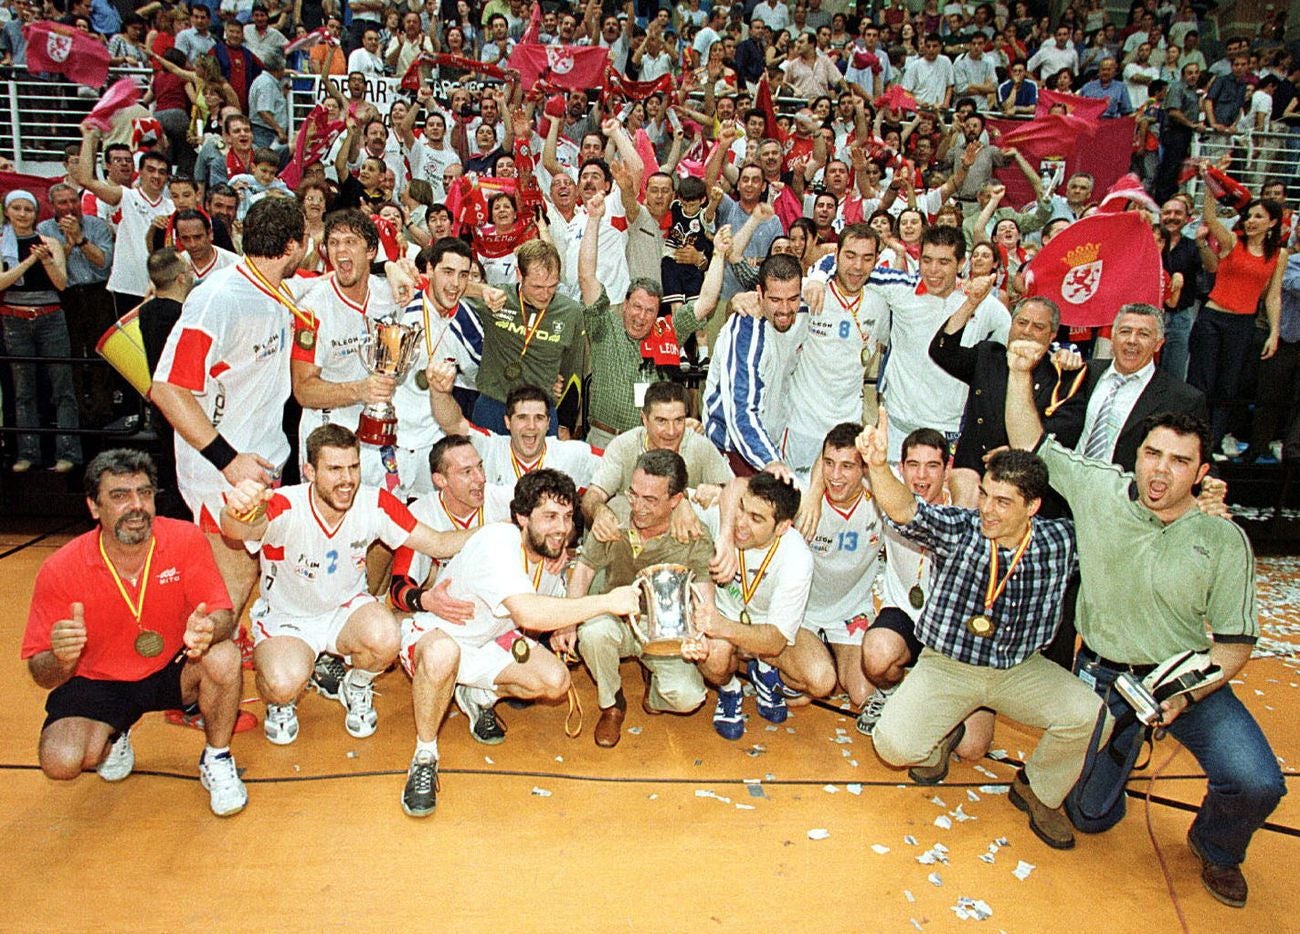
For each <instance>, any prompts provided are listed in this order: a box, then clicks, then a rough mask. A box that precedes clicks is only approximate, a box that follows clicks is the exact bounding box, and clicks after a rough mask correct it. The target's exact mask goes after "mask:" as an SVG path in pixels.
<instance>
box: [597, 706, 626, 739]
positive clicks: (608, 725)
mask: <svg viewBox="0 0 1300 934" xmlns="http://www.w3.org/2000/svg"><path fill="white" fill-rule="evenodd" d="M624 716H626V714H624V712H623V708H621V707H605V708H603V709H602V710H601V711H600V719H599V720H597V721H596V731H595V736H596V745H597V746H602V747H604V748H605V749H612V748H613V747H615V746H617V745H618V741H619V740H620V739H621V738H622V736H623V717H624Z"/></svg>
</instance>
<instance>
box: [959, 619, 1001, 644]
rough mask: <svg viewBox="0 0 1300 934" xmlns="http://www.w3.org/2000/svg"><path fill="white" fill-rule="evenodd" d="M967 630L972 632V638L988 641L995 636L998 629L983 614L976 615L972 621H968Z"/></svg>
mask: <svg viewBox="0 0 1300 934" xmlns="http://www.w3.org/2000/svg"><path fill="white" fill-rule="evenodd" d="M966 628H967V629H969V630H970V633H971V635H972V636H978V637H979V638H981V639H987V638H988V637H989V636H991V635H993V632H994V630H996V629H997V628H998V627H997V626H995V625H994V624H993V620H991V619H989V618H988V617H987V616H985V615H984V614H983V613H976V614H975V615H974V616H972V617H971V618H970V619H968V620H966Z"/></svg>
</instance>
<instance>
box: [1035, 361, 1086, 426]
mask: <svg viewBox="0 0 1300 934" xmlns="http://www.w3.org/2000/svg"><path fill="white" fill-rule="evenodd" d="M1052 367H1053V369H1055V370H1056V385H1055V386H1053V387H1052V402H1051V404H1050V405H1048V407H1047V408H1046V409H1044V410H1043V414H1044V415H1046V416H1047V417H1048V418H1051V417H1052V415H1053V414H1055V412H1056V410H1057V409H1059V408H1060V407H1061V406H1063V405H1065V403H1067V402H1069V401H1070V400H1071V399H1073V398H1074V397H1075V395H1076V394H1077V393H1078V391H1079V387H1080V386H1082V385H1083V378H1084V377H1085V376H1087V375H1088V368H1087V366H1082V367H1080V368H1079V372H1078V373H1076V374H1075V375H1074V382H1073V383H1072V384H1071V385H1070V391H1069V392H1068V393H1066V394H1065V398H1064V399H1062V398H1060V392H1061V381H1062V380H1063V379H1065V374H1064V373H1063V372H1061V366H1060V364H1058V363H1057V362H1056V361H1055V360H1053V361H1052Z"/></svg>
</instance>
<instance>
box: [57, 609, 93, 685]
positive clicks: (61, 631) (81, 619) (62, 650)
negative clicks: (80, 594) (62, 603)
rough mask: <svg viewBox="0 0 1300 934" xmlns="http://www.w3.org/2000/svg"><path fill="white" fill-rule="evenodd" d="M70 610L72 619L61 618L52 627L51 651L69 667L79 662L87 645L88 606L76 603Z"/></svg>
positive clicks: (61, 663)
mask: <svg viewBox="0 0 1300 934" xmlns="http://www.w3.org/2000/svg"><path fill="white" fill-rule="evenodd" d="M69 611H70V612H71V614H72V616H71V619H61V620H59V621H58V622H56V623H55V624H54V625H53V626H51V627H50V651H52V652H53V653H54V657H55V659H57V660H58V662H59V664H60V665H62V666H63V667H64V668H67V669H71V668H73V667H74V666H75V665H76V664H77V660H78V659H80V658H81V653H82V650H84V649H85V647H86V608H85V607H84V606H82V605H81V604H80V603H74V604H72V606H71V607H69Z"/></svg>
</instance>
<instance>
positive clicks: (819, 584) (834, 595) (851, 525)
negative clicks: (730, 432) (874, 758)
mask: <svg viewBox="0 0 1300 934" xmlns="http://www.w3.org/2000/svg"><path fill="white" fill-rule="evenodd" d="M861 430H862V426H861V425H859V424H858V423H857V422H843V423H841V424H839V425H836V426H835V427H834V428H832V429H831V430H830V432H829V433H828V434H827V435H826V439H825V441H824V443H823V444H822V452H821V458H820V460H819V463H818V469H817V470H815V471H814V477H813V483H812V489H811V490H810V493H809V495H811V496H819V497H821V503H820V506H821V516H820V518H819V520H818V522H817V527H816V529H815V531H814V532H813V536H812V540H811V541H810V542H809V548H810V550H811V551H812V555H813V582H812V589H811V591H810V592H809V594H808V607H807V609H806V610H805V611H804V618H803V625H804V628H805V629H807V630H809V631H810V632H812V633H813V634H814V635H815V636H817V637H818V638H820V639H823V640H825V642H826V643H827V644H828V645H829V646H830V654H831V655H832V656H833V657H834V664H835V672H836V676H837V678H838V680H839V683H840V685H841V686H842V687H843V688H844V690H846V691H847V692H848V694H849V700H850V701H852V703H853V706H854V707H860V706H861V705H862V704H863V703H864V702H865V701H866V699H867V695H868V694H869V693H870V691H871V684H870V683H869V682H868V681H867V677H866V673H865V671H864V670H863V662H862V642H863V636H864V635H865V634H866V632H867V627H868V626H869V625H870V624H871V621H872V620H873V619H874V618H875V615H876V614H875V606H874V603H873V600H872V589H873V587H874V585H875V583H876V575H877V572H878V570H879V566H880V565H879V558H880V538H881V521H880V515H879V513H878V512H877V511H876V506H875V503H873V502H872V501H871V493H870V491H869V490H867V489H866V488H865V487H864V484H863V480H864V478H865V476H866V464H864V463H863V461H862V457H861V455H860V454H859V453H858V449H857V447H856V441H857V436H858V433H859V432H860V431H861Z"/></svg>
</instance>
